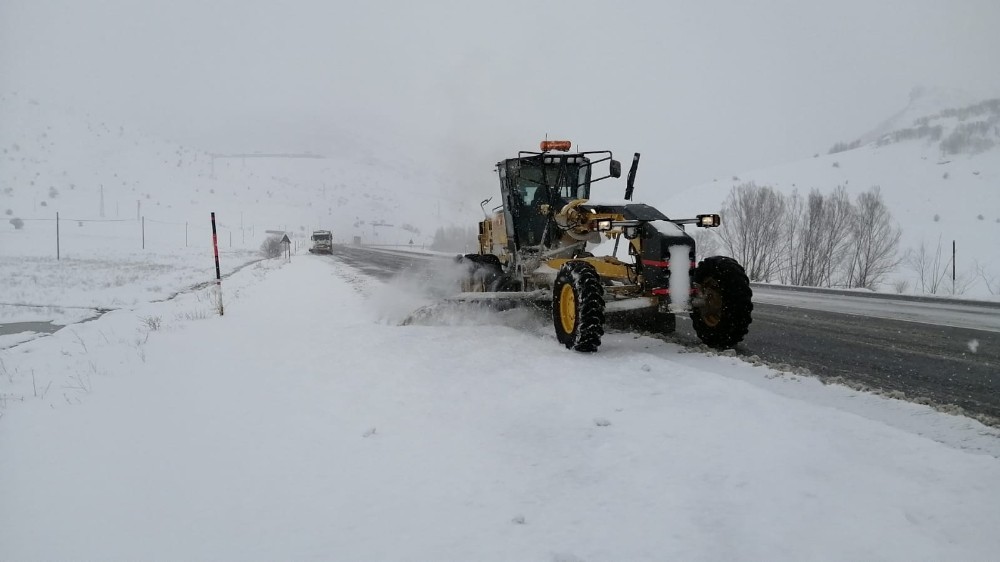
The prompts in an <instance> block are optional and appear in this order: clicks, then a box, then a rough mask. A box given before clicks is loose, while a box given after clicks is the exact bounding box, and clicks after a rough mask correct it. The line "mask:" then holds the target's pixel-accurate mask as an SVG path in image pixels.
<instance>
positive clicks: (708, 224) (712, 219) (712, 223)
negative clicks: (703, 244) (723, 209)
mask: <svg viewBox="0 0 1000 562" xmlns="http://www.w3.org/2000/svg"><path fill="white" fill-rule="evenodd" d="M720 224H722V218H721V217H719V215H698V226H700V227H702V228H714V227H716V226H719V225H720Z"/></svg>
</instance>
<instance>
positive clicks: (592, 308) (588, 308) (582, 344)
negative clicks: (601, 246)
mask: <svg viewBox="0 0 1000 562" xmlns="http://www.w3.org/2000/svg"><path fill="white" fill-rule="evenodd" d="M552 323H553V324H554V325H555V329H556V337H557V338H558V339H559V343H561V344H563V345H565V346H566V347H567V348H569V349H575V350H576V351H586V352H590V351H597V348H598V347H599V346H600V345H601V336H603V335H604V287H603V286H602V285H601V277H600V275H598V274H597V270H596V269H594V266H592V265H590V264H589V263H587V262H583V261H570V262H566V263H565V264H563V266H562V267H561V268H560V269H559V273H558V274H557V275H556V281H555V284H554V285H553V286H552Z"/></svg>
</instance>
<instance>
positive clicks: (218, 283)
mask: <svg viewBox="0 0 1000 562" xmlns="http://www.w3.org/2000/svg"><path fill="white" fill-rule="evenodd" d="M212 249H214V250H215V287H216V289H217V290H218V295H219V316H222V315H223V314H225V311H224V310H223V307H222V272H221V271H220V270H219V235H218V234H217V233H216V231H215V213H214V212H213V213H212Z"/></svg>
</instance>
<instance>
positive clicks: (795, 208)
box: [778, 189, 804, 285]
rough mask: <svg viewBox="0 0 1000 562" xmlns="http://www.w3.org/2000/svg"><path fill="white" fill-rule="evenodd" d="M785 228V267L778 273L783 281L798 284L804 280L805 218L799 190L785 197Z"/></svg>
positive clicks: (783, 250) (783, 249)
mask: <svg viewBox="0 0 1000 562" xmlns="http://www.w3.org/2000/svg"><path fill="white" fill-rule="evenodd" d="M785 215H786V217H787V218H786V219H785V228H784V232H783V233H782V234H783V236H782V238H783V240H784V244H783V246H784V247H783V248H782V253H783V255H784V256H785V264H784V267H782V268H781V271H780V272H779V273H778V279H779V280H780V281H781V282H782V283H786V284H789V285H797V284H799V283H800V282H801V280H802V252H801V247H802V232H803V230H802V222H803V220H804V217H803V215H804V211H803V202H802V197H801V196H800V195H799V191H798V190H797V189H796V190H793V191H792V194H791V195H790V196H788V197H787V198H786V199H785Z"/></svg>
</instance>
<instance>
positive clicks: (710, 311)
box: [701, 279, 722, 328]
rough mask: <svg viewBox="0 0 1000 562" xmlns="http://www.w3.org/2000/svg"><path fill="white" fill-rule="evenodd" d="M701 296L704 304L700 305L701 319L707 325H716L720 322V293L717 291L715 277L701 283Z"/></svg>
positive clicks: (717, 285) (717, 286) (717, 284)
mask: <svg viewBox="0 0 1000 562" xmlns="http://www.w3.org/2000/svg"><path fill="white" fill-rule="evenodd" d="M701 292H702V297H703V298H704V299H705V305H704V306H702V307H701V319H702V321H704V322H705V324H706V325H707V326H709V327H712V328H714V327H716V326H718V325H719V323H720V322H722V293H721V292H720V291H719V282H718V281H716V280H715V279H706V280H705V282H704V283H702V284H701Z"/></svg>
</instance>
